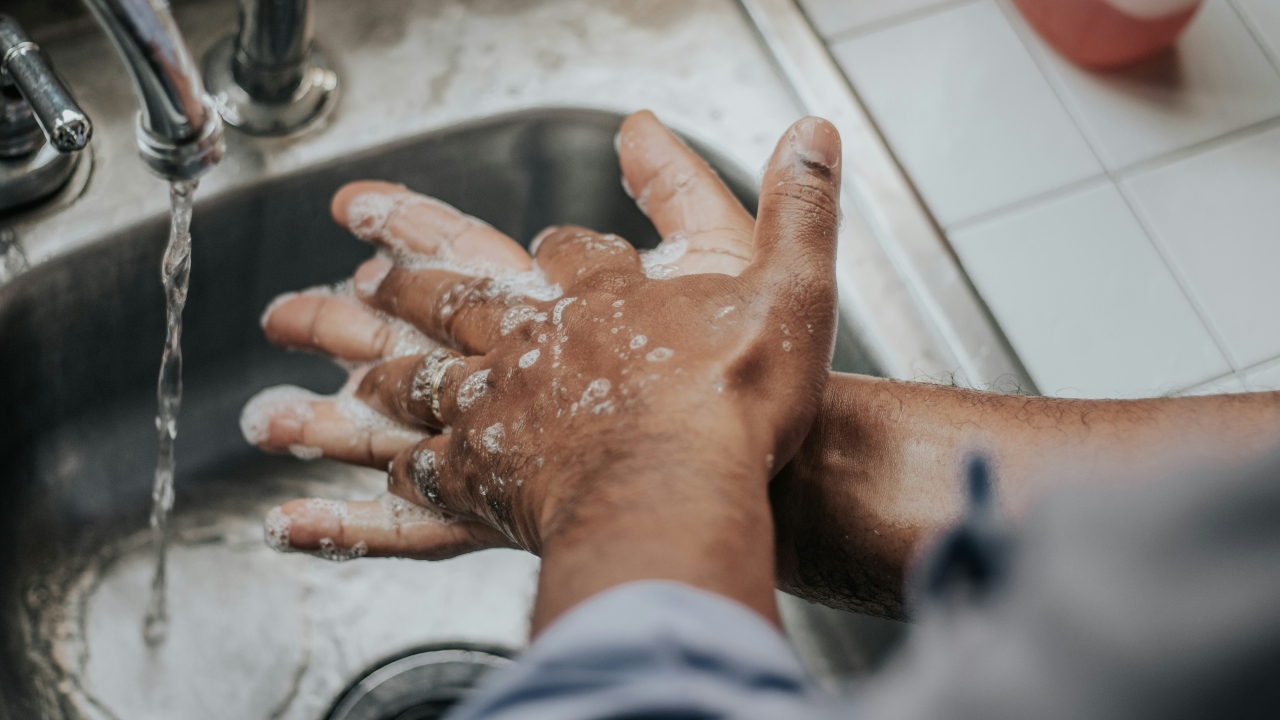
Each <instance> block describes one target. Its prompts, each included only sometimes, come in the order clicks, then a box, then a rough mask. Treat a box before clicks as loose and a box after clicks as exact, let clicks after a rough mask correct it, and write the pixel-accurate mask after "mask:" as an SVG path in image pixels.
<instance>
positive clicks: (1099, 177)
mask: <svg viewBox="0 0 1280 720" xmlns="http://www.w3.org/2000/svg"><path fill="white" fill-rule="evenodd" d="M1110 181H1111V178H1110V176H1108V175H1107V173H1106V172H1101V173H1097V174H1095V175H1090V176H1088V177H1085V178H1081V179H1080V180H1073V181H1071V182H1069V183H1067V184H1066V185H1059V186H1058V187H1056V188H1052V189H1050V190H1045V191H1044V192H1039V193H1036V194H1035V195H1031V196H1029V197H1024V198H1021V199H1019V200H1014V201H1013V202H1011V203H1007V204H1005V205H1001V206H1000V207H998V208H995V209H993V210H984V211H983V212H980V213H978V214H977V215H973V216H971V217H967V218H965V219H963V220H957V221H956V222H954V223H951V224H950V225H947V226H945V227H944V228H943V229H944V230H946V232H947V234H950V233H953V232H957V233H962V232H965V231H967V230H971V229H973V228H975V227H978V226H979V225H985V224H986V223H989V222H993V221H995V220H999V219H1001V218H1003V217H1005V216H1008V215H1013V214H1015V213H1020V212H1022V211H1024V210H1030V209H1032V208H1036V207H1040V206H1042V205H1047V204H1049V203H1051V202H1054V201H1057V200H1061V199H1062V198H1065V197H1067V196H1069V195H1074V194H1076V193H1079V192H1084V191H1086V190H1091V189H1093V188H1094V187H1095V186H1102V185H1104V184H1106V183H1107V182H1110Z"/></svg>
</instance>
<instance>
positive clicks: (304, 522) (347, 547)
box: [264, 495, 511, 560]
mask: <svg viewBox="0 0 1280 720" xmlns="http://www.w3.org/2000/svg"><path fill="white" fill-rule="evenodd" d="M264 530H265V535H266V540H267V544H268V545H270V546H271V547H273V548H275V549H276V550H280V551H282V552H289V551H295V552H307V553H312V554H314V555H318V556H320V557H323V558H325V559H328V560H350V559H353V558H357V557H363V556H369V557H403V558H413V559H417V560H444V559H447V558H451V557H456V556H458V555H462V554H464V553H468V552H473V551H475V550H484V549H487V548H493V547H511V544H510V543H509V542H508V541H507V540H506V538H505V537H503V536H502V534H501V533H499V532H497V531H495V530H493V529H491V528H489V527H488V526H485V525H482V524H480V523H475V522H461V521H452V520H450V519H449V518H446V517H444V516H441V515H440V514H439V513H435V512H432V511H430V510H427V509H425V508H421V507H418V506H416V505H413V504H411V503H409V502H407V501H405V500H402V499H400V498H398V497H395V496H391V495H388V496H385V497H383V498H382V499H381V500H374V501H366V502H349V501H342V500H320V499H306V500H293V501H290V502H288V503H285V504H284V505H282V506H280V507H277V508H273V509H272V510H271V511H270V512H268V513H267V517H266V522H265V527H264Z"/></svg>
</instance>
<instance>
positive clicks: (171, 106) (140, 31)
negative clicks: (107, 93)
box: [85, 0, 223, 180]
mask: <svg viewBox="0 0 1280 720" xmlns="http://www.w3.org/2000/svg"><path fill="white" fill-rule="evenodd" d="M85 3H86V4H87V5H88V6H89V10H90V11H91V12H92V13H93V15H94V17H96V18H97V20H98V23H99V24H100V25H102V28H103V29H104V30H106V31H107V35H109V36H110V37H111V42H112V44H114V45H115V47H116V50H117V51H118V52H119V54H120V57H121V59H123V60H124V63H125V66H126V67H127V69H128V70H129V75H130V77H131V79H132V80H133V89H134V91H135V94H136V95H137V96H138V104H139V106H140V112H139V113H138V149H139V151H140V152H141V154H142V160H143V162H145V163H146V164H147V166H148V167H149V168H151V170H153V171H154V172H155V173H156V174H158V175H160V176H161V177H163V178H166V179H168V180H192V179H195V178H197V177H200V176H201V175H203V174H204V173H206V172H208V171H209V170H211V169H212V168H213V166H214V165H216V164H217V163H218V161H219V160H221V159H222V152H223V142H222V120H221V119H220V118H219V116H218V113H217V112H216V111H215V110H214V107H213V102H212V100H211V99H210V98H209V96H208V95H206V94H205V92H204V86H203V85H202V83H201V82H200V73H199V71H197V70H196V66H195V63H194V62H193V61H192V59H191V53H190V52H188V50H187V45H186V42H184V41H183V39H182V34H181V33H180V32H179V31H178V26H177V25H176V24H175V23H174V21H173V16H172V15H170V14H169V3H168V2H166V1H165V0H85Z"/></svg>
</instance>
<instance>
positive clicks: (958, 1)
mask: <svg viewBox="0 0 1280 720" xmlns="http://www.w3.org/2000/svg"><path fill="white" fill-rule="evenodd" d="M980 2H983V0H947V1H946V2H941V3H938V4H936V5H930V6H928V7H922V8H917V9H915V10H908V11H907V12H904V13H902V14H899V15H891V16H889V17H887V18H883V19H881V20H873V21H871V22H869V23H866V24H865V25H855V26H854V27H850V28H845V29H844V30H841V31H839V32H835V33H832V34H831V35H823V36H822V37H823V38H824V39H825V40H826V43H827V46H828V47H830V46H832V45H836V44H837V43H842V42H846V41H848V40H856V39H858V38H862V37H866V36H868V35H874V34H876V33H878V32H880V31H881V30H888V29H890V28H895V27H899V26H901V25H906V24H908V23H912V22H915V21H916V20H923V19H925V18H928V17H932V16H934V15H941V14H942V13H944V12H947V11H949V10H955V9H957V8H961V7H964V6H966V5H977V4H978V3H980ZM810 24H811V25H813V22H812V21H810ZM814 27H817V25H814ZM820 34H821V33H820Z"/></svg>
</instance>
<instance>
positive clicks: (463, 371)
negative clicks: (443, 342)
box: [355, 350, 492, 428]
mask: <svg viewBox="0 0 1280 720" xmlns="http://www.w3.org/2000/svg"><path fill="white" fill-rule="evenodd" d="M458 360H460V361H461V362H456V361H458ZM483 364H484V358H481V357H469V358H462V357H460V356H458V355H457V354H456V353H451V352H449V351H446V350H439V351H436V352H433V353H429V354H427V355H419V356H415V357H406V358H396V359H394V360H388V361H387V362H384V363H379V364H377V365H374V366H373V367H371V368H369V371H368V372H367V373H365V375H364V377H363V378H361V380H360V385H359V387H358V388H357V389H356V393H355V394H356V397H357V398H358V399H360V400H361V401H363V402H364V403H365V404H367V405H368V407H371V408H373V409H374V410H376V411H377V412H379V413H381V414H382V415H385V416H386V417H389V418H392V419H394V420H396V421H399V422H401V423H405V424H411V425H426V426H429V427H434V428H441V427H444V426H447V425H452V424H453V423H454V422H455V421H456V419H457V418H458V416H459V415H460V414H461V413H464V412H467V411H468V410H471V409H472V408H473V407H475V406H476V405H478V404H479V403H480V402H481V401H482V400H484V398H485V397H486V396H487V395H488V394H489V390H490V389H491V387H492V385H491V382H490V379H489V378H490V373H489V371H488V370H487V369H485V368H484V367H483ZM440 372H443V375H437V374H438V373H440ZM437 377H438V378H439V379H438V380H437ZM437 382H438V385H439V389H438V393H437V397H436V398H435V399H433V398H432V392H433V391H432V384H433V383H437ZM435 402H438V403H439V408H438V409H439V414H437V412H436V409H437V408H436V407H435V406H434V404H433V403H435Z"/></svg>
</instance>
